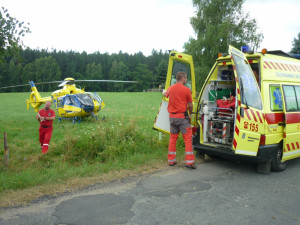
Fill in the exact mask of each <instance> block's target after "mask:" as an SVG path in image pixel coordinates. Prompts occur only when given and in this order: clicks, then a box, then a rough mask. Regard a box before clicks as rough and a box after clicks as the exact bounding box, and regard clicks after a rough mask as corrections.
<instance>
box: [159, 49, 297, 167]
mask: <svg viewBox="0 0 300 225" xmlns="http://www.w3.org/2000/svg"><path fill="white" fill-rule="evenodd" d="M179 71H184V72H186V73H187V74H188V78H189V82H188V86H189V87H190V89H191V92H192V97H193V103H194V114H193V115H192V118H193V121H192V125H193V147H194V150H196V151H197V153H198V155H200V156H203V155H204V154H207V155H209V156H220V157H224V158H229V159H238V160H244V161H250V162H254V163H257V164H258V172H261V173H268V172H269V171H270V169H272V170H273V171H282V170H284V169H285V168H286V166H287V163H286V161H287V160H289V159H293V158H297V157H300V60H298V59H295V58H293V57H291V56H289V55H288V54H286V53H284V52H282V51H273V52H267V53H265V52H262V53H249V52H248V53H245V54H244V53H243V52H241V51H239V50H237V49H235V48H234V47H232V46H229V50H228V54H227V53H226V54H223V56H221V57H219V58H218V59H217V60H216V63H215V64H214V66H213V67H212V69H211V71H210V73H209V75H208V76H207V79H206V81H205V82H204V85H203V87H202V89H201V92H200V93H199V97H198V99H196V92H195V74H194V65H193V59H192V57H191V56H189V55H186V54H183V53H178V52H175V51H172V52H171V53H170V57H169V67H168V74H167V80H166V85H165V89H168V87H169V86H170V85H172V84H174V83H175V82H176V80H175V76H176V74H177V72H179ZM255 74H257V77H256V76H255ZM230 101H231V102H230ZM167 106H168V99H167V98H165V97H163V100H162V103H161V107H160V110H159V113H158V116H157V117H156V120H155V124H154V127H153V128H154V129H155V130H158V131H161V132H165V133H169V129H170V127H169V119H168V118H169V117H168V112H167Z"/></svg>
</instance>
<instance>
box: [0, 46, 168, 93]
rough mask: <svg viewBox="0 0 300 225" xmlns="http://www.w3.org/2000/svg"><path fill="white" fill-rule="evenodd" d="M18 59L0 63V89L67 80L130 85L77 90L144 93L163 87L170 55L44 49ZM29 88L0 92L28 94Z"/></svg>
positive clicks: (42, 88) (52, 87) (24, 53)
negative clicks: (29, 83) (120, 81)
mask: <svg viewBox="0 0 300 225" xmlns="http://www.w3.org/2000/svg"><path fill="white" fill-rule="evenodd" d="M19 55H20V56H19V57H17V58H16V57H11V56H8V57H5V58H4V60H3V63H0V71H1V74H0V87H4V86H13V85H20V84H28V82H29V81H34V82H36V83H37V82H47V81H62V80H64V79H65V78H67V77H72V78H74V79H76V80H125V81H137V82H139V83H138V84H131V83H110V82H79V83H78V85H77V86H80V87H81V88H85V89H86V90H88V91H105V92H120V91H129V92H133V91H147V90H148V89H150V88H158V86H159V85H162V87H163V85H164V82H165V79H166V73H167V66H168V55H169V53H168V52H167V51H166V52H163V51H162V50H160V51H156V50H152V54H151V55H149V56H144V55H143V53H142V52H138V53H135V54H132V55H131V54H128V53H122V52H121V51H120V52H119V53H118V54H108V53H100V52H95V53H92V54H88V53H86V52H82V53H79V52H75V51H67V52H64V51H56V50H51V51H49V50H45V49H35V50H33V49H30V48H26V49H25V50H22V51H21V52H20V54H19ZM38 89H39V90H40V91H43V92H52V91H53V90H55V89H57V84H44V85H39V86H38ZM27 91H30V87H29V86H25V87H14V88H6V89H0V92H27Z"/></svg>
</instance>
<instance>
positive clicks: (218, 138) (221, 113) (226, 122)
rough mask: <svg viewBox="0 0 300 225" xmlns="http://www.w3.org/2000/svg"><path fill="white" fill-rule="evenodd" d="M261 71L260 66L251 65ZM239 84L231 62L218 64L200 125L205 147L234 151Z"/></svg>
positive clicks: (201, 110) (207, 90)
mask: <svg viewBox="0 0 300 225" xmlns="http://www.w3.org/2000/svg"><path fill="white" fill-rule="evenodd" d="M251 67H252V69H253V70H254V69H256V70H257V73H258V74H259V71H258V68H259V67H258V64H256V65H254V64H253V66H251ZM237 102H238V101H237V98H236V82H235V77H234V72H233V67H232V65H231V62H226V63H222V62H219V63H218V65H217V66H216V67H215V69H214V70H213V71H212V73H211V76H210V78H209V80H208V83H207V84H206V85H205V89H204V91H203V95H202V98H201V100H200V102H199V103H200V104H201V105H200V108H199V113H198V122H199V123H201V128H202V137H203V139H202V140H203V144H205V143H207V144H214V145H219V146H220V147H224V148H231V146H232V143H233V137H234V127H235V118H236V112H235V109H236V108H237Z"/></svg>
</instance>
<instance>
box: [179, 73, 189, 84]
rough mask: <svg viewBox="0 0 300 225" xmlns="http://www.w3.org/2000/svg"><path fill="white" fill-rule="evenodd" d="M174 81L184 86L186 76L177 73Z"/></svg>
mask: <svg viewBox="0 0 300 225" xmlns="http://www.w3.org/2000/svg"><path fill="white" fill-rule="evenodd" d="M176 80H177V82H180V83H181V82H182V84H183V85H185V83H186V81H187V75H186V73H185V72H182V71H180V72H178V73H177V74H176Z"/></svg>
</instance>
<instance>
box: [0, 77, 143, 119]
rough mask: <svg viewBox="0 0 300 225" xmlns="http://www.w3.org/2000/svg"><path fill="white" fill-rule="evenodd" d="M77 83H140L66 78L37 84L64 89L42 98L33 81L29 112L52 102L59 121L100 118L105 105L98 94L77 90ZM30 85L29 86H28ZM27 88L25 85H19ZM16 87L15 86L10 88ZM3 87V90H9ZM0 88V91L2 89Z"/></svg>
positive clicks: (30, 83) (36, 110) (31, 83)
mask: <svg viewBox="0 0 300 225" xmlns="http://www.w3.org/2000/svg"><path fill="white" fill-rule="evenodd" d="M76 81H87V82H118V83H138V82H136V81H120V80H75V79H74V78H71V77H69V78H66V79H64V81H51V82H43V83H37V84H45V83H58V82H60V84H59V85H58V87H62V88H61V89H59V90H56V91H54V92H52V93H51V95H50V96H48V97H41V95H40V93H39V92H38V90H37V88H36V86H35V83H34V82H33V81H30V82H29V85H30V87H31V93H30V96H29V99H27V100H26V102H27V110H28V109H29V106H32V108H33V109H34V111H35V112H38V111H39V107H40V106H41V105H42V104H43V103H45V102H47V101H51V102H52V103H54V108H55V110H56V112H57V114H58V116H57V118H58V119H59V121H61V120H62V119H72V120H73V123H75V121H76V120H77V122H79V123H80V122H81V118H83V117H89V116H91V117H95V118H96V119H97V118H98V112H99V111H100V110H101V109H103V108H104V106H105V103H104V102H103V100H102V99H101V97H100V96H99V95H98V94H97V93H91V92H85V91H84V88H83V89H80V88H77V87H76V85H75V82H76ZM27 85H28V84H27ZM17 86H25V85H17ZM9 87H15V86H9ZM9 87H2V88H9ZM2 88H0V89H2Z"/></svg>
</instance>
